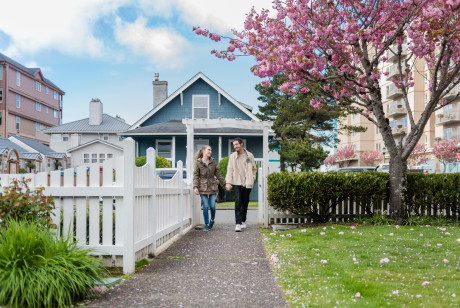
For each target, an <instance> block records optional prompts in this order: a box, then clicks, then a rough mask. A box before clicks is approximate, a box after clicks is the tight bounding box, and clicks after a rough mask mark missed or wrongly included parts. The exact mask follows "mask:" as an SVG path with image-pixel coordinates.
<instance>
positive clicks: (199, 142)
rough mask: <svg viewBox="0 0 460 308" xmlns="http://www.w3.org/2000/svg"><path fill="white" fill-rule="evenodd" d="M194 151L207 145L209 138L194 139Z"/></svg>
mask: <svg viewBox="0 0 460 308" xmlns="http://www.w3.org/2000/svg"><path fill="white" fill-rule="evenodd" d="M194 144H195V153H196V152H198V150H199V149H201V148H202V147H204V146H205V145H209V139H195V141H194Z"/></svg>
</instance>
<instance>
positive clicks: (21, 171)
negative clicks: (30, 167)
mask: <svg viewBox="0 0 460 308" xmlns="http://www.w3.org/2000/svg"><path fill="white" fill-rule="evenodd" d="M19 173H21V174H24V173H27V170H26V169H24V168H19Z"/></svg>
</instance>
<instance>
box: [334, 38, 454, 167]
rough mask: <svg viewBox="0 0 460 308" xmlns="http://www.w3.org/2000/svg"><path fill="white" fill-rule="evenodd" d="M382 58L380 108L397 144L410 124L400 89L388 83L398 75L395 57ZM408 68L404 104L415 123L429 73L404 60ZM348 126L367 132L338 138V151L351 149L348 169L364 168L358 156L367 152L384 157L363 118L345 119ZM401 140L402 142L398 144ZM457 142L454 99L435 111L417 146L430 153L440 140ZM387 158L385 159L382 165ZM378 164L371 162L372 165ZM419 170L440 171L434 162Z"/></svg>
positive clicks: (380, 143) (372, 128)
mask: <svg viewBox="0 0 460 308" xmlns="http://www.w3.org/2000/svg"><path fill="white" fill-rule="evenodd" d="M392 47H393V48H396V46H392ZM402 47H403V54H402V55H403V56H407V55H408V49H407V46H406V45H403V46H402ZM386 57H387V58H388V60H387V61H386V63H385V64H384V65H383V66H382V71H383V72H388V74H387V75H386V76H385V75H383V74H382V78H381V80H380V86H381V88H382V102H383V108H384V112H385V114H386V116H387V117H388V120H389V121H390V126H391V129H392V132H393V136H394V137H395V140H396V141H397V142H399V141H402V142H403V143H404V141H405V138H406V137H405V136H406V135H407V133H408V132H409V131H410V130H411V124H410V121H409V119H408V112H407V109H406V105H405V103H404V101H403V94H402V91H401V89H399V88H397V87H396V86H395V85H394V84H393V82H392V81H391V79H392V78H393V77H395V76H397V74H398V68H397V57H396V56H395V55H394V54H393V53H391V52H389V51H388V52H387V54H386ZM407 61H408V62H409V63H408V64H409V65H410V67H412V68H413V78H414V87H412V88H410V89H409V92H408V96H407V98H408V102H409V106H410V108H411V110H412V114H413V116H414V120H415V122H416V123H417V122H418V120H419V119H420V117H421V114H422V112H423V111H424V109H425V105H426V104H427V103H428V101H429V99H430V91H429V89H428V87H429V80H430V76H429V70H428V67H427V65H426V63H425V61H424V60H422V59H417V58H415V57H411V58H410V59H408V60H407ZM459 91H460V85H459V86H457V87H456V88H454V89H453V90H452V91H451V92H450V93H449V95H448V96H446V97H445V98H446V99H451V98H453V97H454V96H455V95H456V94H457V93H458V92H459ZM346 121H347V122H348V124H353V125H363V126H365V127H367V128H368V130H367V131H366V132H364V133H355V134H354V135H352V136H341V137H339V138H340V142H339V144H338V147H343V146H347V145H350V144H351V145H353V147H354V149H355V152H356V157H355V158H353V159H350V160H349V161H348V162H347V163H348V165H349V166H362V165H365V164H364V163H363V162H361V161H360V158H359V157H360V155H361V154H362V153H363V152H366V151H369V150H378V151H380V152H383V153H384V154H385V153H386V149H385V145H384V142H383V139H382V136H381V134H380V132H379V129H378V128H377V127H376V126H375V125H374V124H371V123H370V122H369V121H368V120H367V119H366V118H364V117H363V116H361V115H349V116H348V117H347V119H346ZM401 139H402V140H401ZM448 139H456V140H459V139H460V99H458V98H457V99H456V100H455V101H454V102H453V103H452V104H449V105H448V106H446V107H444V108H443V109H441V110H439V111H436V112H435V113H434V114H432V116H431V118H430V119H429V121H428V123H427V124H426V126H425V129H424V131H423V135H422V137H421V139H420V141H419V143H423V144H425V146H426V147H427V148H428V152H430V150H431V147H432V146H433V145H434V144H435V143H436V142H439V141H441V140H448ZM388 159H389V156H388V154H387V155H386V162H388ZM376 164H378V162H375V165H376ZM423 169H425V170H428V171H429V172H439V170H442V167H441V166H440V163H439V162H438V161H437V160H436V159H435V158H434V157H431V159H430V160H429V161H428V162H426V163H425V164H424V165H423ZM447 172H460V163H454V164H450V166H449V167H448V168H447Z"/></svg>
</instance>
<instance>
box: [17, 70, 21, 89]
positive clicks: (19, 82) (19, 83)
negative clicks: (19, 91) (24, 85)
mask: <svg viewBox="0 0 460 308" xmlns="http://www.w3.org/2000/svg"><path fill="white" fill-rule="evenodd" d="M16 85H17V86H18V87H19V86H20V85H21V73H20V72H16Z"/></svg>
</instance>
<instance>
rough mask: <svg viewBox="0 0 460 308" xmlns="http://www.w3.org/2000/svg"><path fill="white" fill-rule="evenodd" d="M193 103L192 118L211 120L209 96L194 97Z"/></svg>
mask: <svg viewBox="0 0 460 308" xmlns="http://www.w3.org/2000/svg"><path fill="white" fill-rule="evenodd" d="M192 103H193V114H192V118H194V119H209V95H193V98H192Z"/></svg>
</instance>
